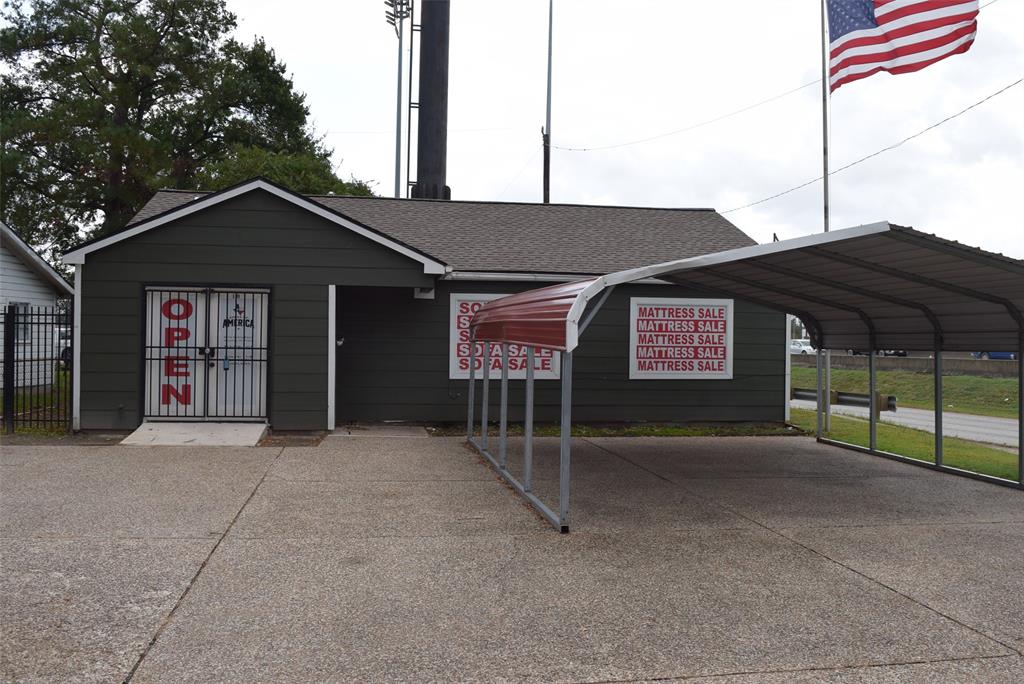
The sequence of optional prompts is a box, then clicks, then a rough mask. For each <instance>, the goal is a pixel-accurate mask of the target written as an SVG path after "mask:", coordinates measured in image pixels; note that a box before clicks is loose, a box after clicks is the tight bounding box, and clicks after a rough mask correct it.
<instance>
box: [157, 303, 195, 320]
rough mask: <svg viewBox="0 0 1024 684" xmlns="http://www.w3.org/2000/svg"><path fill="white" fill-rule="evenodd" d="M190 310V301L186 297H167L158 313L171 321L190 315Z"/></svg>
mask: <svg viewBox="0 0 1024 684" xmlns="http://www.w3.org/2000/svg"><path fill="white" fill-rule="evenodd" d="M175 307H177V310H175ZM192 310H193V309H192V302H190V301H188V300H187V299H168V300H167V301H166V302H164V303H163V305H162V306H161V307H160V313H162V314H163V315H164V318H169V319H171V320H172V321H180V320H183V319H185V318H188V317H189V316H191V315H192Z"/></svg>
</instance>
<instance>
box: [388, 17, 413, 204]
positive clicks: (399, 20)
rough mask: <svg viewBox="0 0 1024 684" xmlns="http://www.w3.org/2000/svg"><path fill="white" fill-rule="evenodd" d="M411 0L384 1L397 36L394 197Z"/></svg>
mask: <svg viewBox="0 0 1024 684" xmlns="http://www.w3.org/2000/svg"><path fill="white" fill-rule="evenodd" d="M410 2H411V0H384V4H385V5H387V6H388V7H389V8H390V9H388V10H385V11H384V16H385V18H386V19H387V22H388V23H389V24H391V26H393V27H394V28H395V35H396V36H398V85H397V87H396V102H395V197H399V198H400V197H401V196H402V56H403V49H402V48H403V46H402V34H403V33H404V31H403V27H404V25H405V20H406V18H407V17H409V16H410V11H409V10H410Z"/></svg>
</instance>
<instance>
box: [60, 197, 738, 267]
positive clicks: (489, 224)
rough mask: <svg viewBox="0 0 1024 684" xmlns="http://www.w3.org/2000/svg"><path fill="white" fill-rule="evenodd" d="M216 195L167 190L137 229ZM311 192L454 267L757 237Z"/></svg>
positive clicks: (591, 216)
mask: <svg viewBox="0 0 1024 684" xmlns="http://www.w3.org/2000/svg"><path fill="white" fill-rule="evenodd" d="M275 187H276V186H275ZM216 194H220V193H216ZM212 196H213V195H211V194H210V193H204V192H196V191H181V190H161V191H159V192H158V193H157V194H156V195H154V196H153V197H152V199H150V201H149V202H148V203H147V204H146V205H145V206H144V207H143V208H142V210H141V211H140V212H139V213H138V214H137V215H136V216H135V218H134V219H133V220H132V224H130V226H129V229H131V226H138V225H141V224H145V223H147V222H148V221H151V220H154V219H158V218H160V217H166V216H168V215H170V213H171V212H174V211H175V210H178V209H181V208H184V207H187V206H190V205H194V204H195V203H198V202H201V201H202V200H203V199H204V198H210V197H212ZM305 199H307V200H308V201H309V202H310V203H311V204H315V205H318V206H320V207H323V208H325V209H327V210H329V211H331V212H334V213H336V214H337V215H339V216H344V217H347V218H348V219H350V220H352V221H354V222H357V223H359V224H360V225H362V226H364V227H367V228H369V229H371V230H374V231H377V232H378V233H380V234H382V235H384V236H387V237H388V238H391V239H393V240H396V241H398V242H400V243H401V244H403V245H406V246H408V247H410V248H412V249H415V250H417V251H419V252H420V253H422V254H426V255H429V256H430V257H432V258H434V259H436V260H437V261H438V262H441V263H444V264H445V265H447V266H448V268H449V270H455V271H484V272H489V273H490V272H497V273H531V274H573V275H588V274H598V275H599V274H603V273H609V272H613V271H619V270H625V269H629V268H637V267H640V266H644V265H647V264H651V263H657V262H661V261H668V260H671V259H681V258H686V257H692V256H700V255H703V254H708V253H712V252H720V251H723V250H727V249H736V248H739V247H747V246H750V245H753V244H756V243H755V242H754V240H752V239H750V238H749V237H748V236H747V235H745V234H744V233H743V232H742V231H740V229H739V228H737V227H736V226H735V225H733V224H732V223H730V222H729V221H728V220H726V219H725V218H724V217H722V216H721V215H720V214H718V213H717V212H715V211H714V210H713V209H661V208H641V207H616V206H591V205H578V204H527V203H516V202H467V201H443V200H406V199H390V198H381V197H346V196H337V195H311V196H306V197H305ZM125 232H127V231H125ZM121 234H123V233H118V234H115V235H114V236H111V238H114V237H117V236H118V235H121ZM108 239H109V238H108ZM71 254H74V253H70V254H69V255H68V256H71Z"/></svg>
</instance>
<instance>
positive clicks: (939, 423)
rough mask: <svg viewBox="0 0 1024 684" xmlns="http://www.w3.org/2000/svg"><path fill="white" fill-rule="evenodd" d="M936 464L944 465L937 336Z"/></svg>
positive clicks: (940, 365) (940, 367)
mask: <svg viewBox="0 0 1024 684" xmlns="http://www.w3.org/2000/svg"><path fill="white" fill-rule="evenodd" d="M935 465H937V466H940V465H942V338H941V337H939V336H938V335H936V336H935Z"/></svg>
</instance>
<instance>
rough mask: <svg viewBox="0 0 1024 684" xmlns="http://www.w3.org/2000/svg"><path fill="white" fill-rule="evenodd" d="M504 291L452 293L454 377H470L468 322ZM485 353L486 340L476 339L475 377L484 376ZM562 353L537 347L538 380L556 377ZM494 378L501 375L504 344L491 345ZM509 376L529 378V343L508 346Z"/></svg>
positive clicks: (451, 373) (450, 362)
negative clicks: (527, 374)
mask: <svg viewBox="0 0 1024 684" xmlns="http://www.w3.org/2000/svg"><path fill="white" fill-rule="evenodd" d="M504 296H505V295H502V294H469V293H463V292H455V293H452V295H451V313H450V318H449V325H450V328H449V356H448V377H449V378H450V379H452V380H467V379H469V361H470V342H469V322H470V321H471V320H473V314H475V313H476V311H477V309H479V308H480V307H481V306H483V305H484V304H486V303H487V302H489V301H491V300H492V299H498V298H499V297H504ZM483 354H484V344H483V342H477V344H476V351H475V352H474V353H473V360H474V362H475V365H476V377H477V379H480V378H481V377H483V366H482V364H481V361H482V358H483ZM560 366H561V364H560V359H559V354H558V352H556V351H552V350H550V349H539V348H535V349H534V356H533V377H534V378H535V379H536V380H557V379H558V378H559V375H560V373H559V370H560ZM489 368H490V370H489V371H488V373H489V374H490V377H491V379H494V380H497V379H499V378H500V377H501V345H500V344H492V345H491V358H490V362H489ZM508 377H509V378H510V379H513V380H524V379H526V347H524V346H522V345H518V344H510V345H509V349H508Z"/></svg>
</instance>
